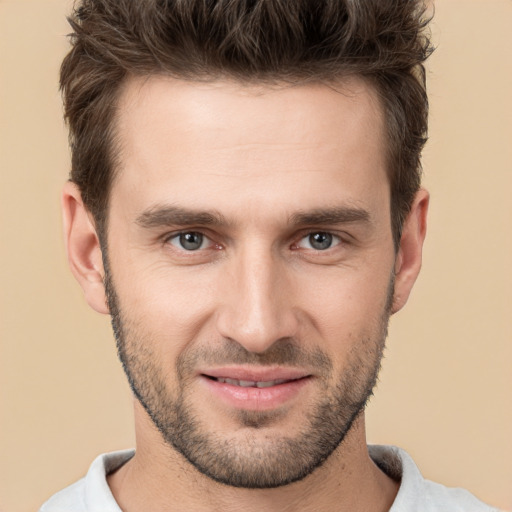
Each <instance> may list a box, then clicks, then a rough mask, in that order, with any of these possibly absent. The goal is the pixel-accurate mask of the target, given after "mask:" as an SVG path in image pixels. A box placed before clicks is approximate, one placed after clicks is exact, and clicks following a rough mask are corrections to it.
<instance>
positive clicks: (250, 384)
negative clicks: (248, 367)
mask: <svg viewBox="0 0 512 512" xmlns="http://www.w3.org/2000/svg"><path fill="white" fill-rule="evenodd" d="M205 377H207V378H209V379H211V380H214V381H216V382H221V383H226V384H231V385H232V386H240V387H242V388H271V387H272V386H278V385H279V384H286V383H287V382H292V381H294V380H298V379H275V380H259V381H254V380H238V379H230V378H229V377H211V376H210V375H205Z"/></svg>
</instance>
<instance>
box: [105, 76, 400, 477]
mask: <svg viewBox="0 0 512 512" xmlns="http://www.w3.org/2000/svg"><path fill="white" fill-rule="evenodd" d="M117 130H118V136H119V140H120V143H121V148H122V150H121V158H120V165H119V170H118V174H117V176H116V179H115V182H114V184H113V188H112V192H111V203H110V211H109V229H108V240H107V248H108V256H105V255H104V257H105V271H106V284H107V293H108V303H109V308H110V312H111V314H112V317H113V325H114V329H115V333H116V338H117V342H118V348H119V353H120V356H121V359H122V362H123V365H124V368H125V371H126V373H127V375H128V378H129V380H130V384H131V386H132V389H133V391H134V393H135V395H136V396H137V398H138V400H139V401H140V403H141V404H142V405H143V406H144V408H145V410H146V412H147V414H148V416H149V417H150V418H151V420H152V421H153V422H154V424H155V425H156V426H157V427H158V429H159V431H160V433H161V436H163V438H164V440H165V441H166V443H167V444H168V445H169V446H172V447H173V449H175V450H177V451H178V452H180V453H181V454H182V455H184V456H185V457H186V459H187V460H188V461H189V462H190V463H191V464H193V465H194V466H195V467H196V468H197V469H198V470H199V471H201V472H202V473H204V474H206V475H208V476H210V477H211V478H213V479H215V480H218V481H220V482H223V483H227V484H229V485H233V486H242V487H275V486H279V485H284V484H286V483H289V482H292V481H295V480H298V479H301V478H303V477H305V476H306V475H308V474H309V473H311V472H312V471H313V470H314V469H315V468H316V467H318V466H319V465H320V464H322V463H323V462H324V461H325V460H326V459H327V458H328V457H329V455H330V454H331V453H332V452H333V451H334V450H335V449H336V448H337V447H338V446H339V444H340V442H341V441H342V440H343V438H344V436H345V435H346V434H347V432H349V431H350V428H351V426H352V424H353V421H354V419H355V418H356V417H357V416H358V415H359V413H360V412H361V411H362V409H363V408H364V405H365V402H366V400H367V398H368V396H369V395H370V394H371V391H372V388H373V386H374V384H375V380H376V376H377V372H378V368H379V365H380V360H381V356H382V350H383V347H384V340H385V337H386V328H387V321H388V317H389V314H390V308H391V298H392V293H393V275H394V265H395V252H394V249H393V240H392V233H391V222H390V192H389V184H388V179H387V174H386V169H385V158H384V154H385V151H384V141H383V121H382V116H381V113H380V108H379V105H378V101H377V99H376V97H375V95H374V93H373V92H372V90H371V89H370V88H369V87H368V86H366V85H365V84H364V83H362V82H358V81H352V82H347V83H345V84H344V85H342V86H340V87H339V89H338V90H334V89H333V88H329V87H326V86H321V85H308V86H301V87H293V88H292V87H287V88H274V89H270V88H261V87H260V88H256V87H243V86H241V85H236V84H231V83H220V82H219V83H213V84H191V83H184V82H179V81H176V80H172V79H167V78H156V77H155V78H150V79H149V80H147V81H144V82H142V81H133V82H130V83H129V84H128V85H127V87H126V88H125V90H124V93H123V96H122V98H121V103H120V115H119V119H118V121H117Z"/></svg>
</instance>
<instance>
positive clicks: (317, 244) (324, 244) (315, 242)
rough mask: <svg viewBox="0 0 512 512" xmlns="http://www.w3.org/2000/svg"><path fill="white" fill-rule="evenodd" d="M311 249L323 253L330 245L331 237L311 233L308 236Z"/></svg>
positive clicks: (327, 234) (326, 234)
mask: <svg viewBox="0 0 512 512" xmlns="http://www.w3.org/2000/svg"><path fill="white" fill-rule="evenodd" d="M309 243H310V244H311V247H313V248H314V249H317V250H319V251H325V250H326V249H329V247H331V245H332V235H331V234H329V233H313V234H312V235H309Z"/></svg>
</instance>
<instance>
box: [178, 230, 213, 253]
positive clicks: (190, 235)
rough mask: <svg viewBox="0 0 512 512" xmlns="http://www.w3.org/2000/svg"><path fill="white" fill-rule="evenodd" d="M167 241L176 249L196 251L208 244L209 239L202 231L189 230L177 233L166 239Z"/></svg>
mask: <svg viewBox="0 0 512 512" xmlns="http://www.w3.org/2000/svg"><path fill="white" fill-rule="evenodd" d="M168 241H169V243H170V244H171V245H173V246H174V247H177V248H178V249H184V250H185V251H197V250H199V249H204V248H206V247H208V245H209V244H210V240H209V239H208V238H207V237H205V236H204V235H203V234H202V233H197V232H195V231H189V232H186V233H178V234H177V235H174V236H173V237H171V238H169V239H168Z"/></svg>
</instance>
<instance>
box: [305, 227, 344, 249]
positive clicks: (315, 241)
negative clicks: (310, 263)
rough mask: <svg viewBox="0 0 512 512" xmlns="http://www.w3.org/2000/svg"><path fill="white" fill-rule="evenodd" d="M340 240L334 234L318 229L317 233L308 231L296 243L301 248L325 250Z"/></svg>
mask: <svg viewBox="0 0 512 512" xmlns="http://www.w3.org/2000/svg"><path fill="white" fill-rule="evenodd" d="M340 242H341V240H340V238H339V237H337V236H336V235H333V234H332V233H327V232H325V231H319V232H317V233H310V234H309V235H308V236H305V237H304V238H302V239H301V240H300V242H299V243H298V244H297V245H298V247H301V248H303V249H314V250H315V251H326V250H327V249H330V248H331V247H334V246H336V245H338V244H339V243H340Z"/></svg>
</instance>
